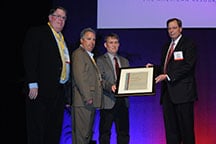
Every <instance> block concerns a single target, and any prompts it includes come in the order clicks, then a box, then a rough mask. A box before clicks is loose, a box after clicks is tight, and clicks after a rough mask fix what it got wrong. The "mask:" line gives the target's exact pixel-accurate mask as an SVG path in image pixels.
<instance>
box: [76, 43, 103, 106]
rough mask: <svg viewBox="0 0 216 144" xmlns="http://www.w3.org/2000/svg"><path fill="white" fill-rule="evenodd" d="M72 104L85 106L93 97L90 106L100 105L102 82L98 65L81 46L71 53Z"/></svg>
mask: <svg viewBox="0 0 216 144" xmlns="http://www.w3.org/2000/svg"><path fill="white" fill-rule="evenodd" d="M72 67H73V68H72V69H73V98H72V101H73V106H85V105H86V101H88V100H89V99H93V105H92V107H96V108H100V107H101V106H102V83H101V80H100V77H101V76H100V72H99V69H98V67H97V66H96V65H95V64H94V63H93V62H92V60H91V58H90V56H89V55H88V53H87V52H86V50H85V49H84V48H82V47H81V46H80V47H79V48H78V49H76V50H75V51H74V52H73V54H72Z"/></svg>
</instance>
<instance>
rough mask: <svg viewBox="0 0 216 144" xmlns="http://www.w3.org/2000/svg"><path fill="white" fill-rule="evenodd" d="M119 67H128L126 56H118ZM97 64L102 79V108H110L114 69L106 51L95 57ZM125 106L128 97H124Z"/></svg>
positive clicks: (112, 102)
mask: <svg viewBox="0 0 216 144" xmlns="http://www.w3.org/2000/svg"><path fill="white" fill-rule="evenodd" d="M118 58H119V60H120V63H121V67H129V62H128V60H127V59H126V58H124V57H122V56H119V55H118ZM97 64H98V67H99V69H100V71H101V74H102V79H103V94H104V99H103V100H104V101H103V103H104V107H103V108H104V109H111V108H112V107H113V106H114V105H115V100H116V97H115V94H114V93H113V92H112V91H111V86H112V85H114V84H116V80H115V71H114V68H113V65H112V62H111V60H110V57H109V55H108V53H105V54H104V55H102V56H100V57H98V58H97ZM124 99H125V102H126V106H129V102H128V98H127V97H125V98H124Z"/></svg>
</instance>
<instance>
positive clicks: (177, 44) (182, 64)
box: [148, 18, 198, 144]
mask: <svg viewBox="0 0 216 144" xmlns="http://www.w3.org/2000/svg"><path fill="white" fill-rule="evenodd" d="M167 28H168V34H169V36H170V38H171V41H169V42H168V43H166V44H165V46H164V47H163V49H162V57H161V58H162V59H161V62H162V65H161V69H160V73H159V75H158V76H157V77H156V78H155V81H156V83H158V82H162V83H161V104H162V106H163V113H164V122H165V130H166V141H167V144H180V143H182V144H195V133H194V102H195V101H196V100H197V99H198V96H197V88H196V80H195V65H196V61H197V54H196V51H197V50H196V45H195V44H194V42H193V41H192V40H190V39H188V38H186V37H185V36H184V35H182V21H181V20H179V19H177V18H172V19H169V20H168V21H167ZM171 43H174V47H172V48H174V52H172V54H171V57H170V60H168V53H169V50H170V49H171V45H172V44H171ZM148 66H149V65H148Z"/></svg>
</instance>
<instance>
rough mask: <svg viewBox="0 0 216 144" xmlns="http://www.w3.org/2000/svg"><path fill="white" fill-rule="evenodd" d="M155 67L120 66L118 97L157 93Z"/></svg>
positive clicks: (116, 93)
mask: <svg viewBox="0 0 216 144" xmlns="http://www.w3.org/2000/svg"><path fill="white" fill-rule="evenodd" d="M154 73H155V70H154V67H125V68H120V76H119V78H118V80H117V85H116V87H117V89H116V91H115V95H116V97H121V96H140V95H141V96H146V95H155V80H154Z"/></svg>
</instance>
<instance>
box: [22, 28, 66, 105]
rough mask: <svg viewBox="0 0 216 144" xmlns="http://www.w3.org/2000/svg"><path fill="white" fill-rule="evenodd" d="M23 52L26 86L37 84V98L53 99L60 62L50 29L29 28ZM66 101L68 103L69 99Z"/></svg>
mask: <svg viewBox="0 0 216 144" xmlns="http://www.w3.org/2000/svg"><path fill="white" fill-rule="evenodd" d="M69 50H70V49H69ZM23 52H24V67H25V75H26V82H27V84H28V83H32V82H37V83H38V85H39V92H38V98H40V99H43V100H47V101H49V100H51V99H55V96H56V94H57V86H58V85H59V80H60V75H61V71H62V61H61V56H60V53H59V49H58V44H57V42H56V40H55V37H54V35H53V33H52V30H51V29H50V27H49V26H48V25H44V26H40V27H32V28H30V29H29V31H28V32H27V34H26V39H25V41H24V45H23ZM69 53H70V51H69ZM69 55H70V54H69ZM67 99H68V101H70V98H69V97H68V98H67Z"/></svg>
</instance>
